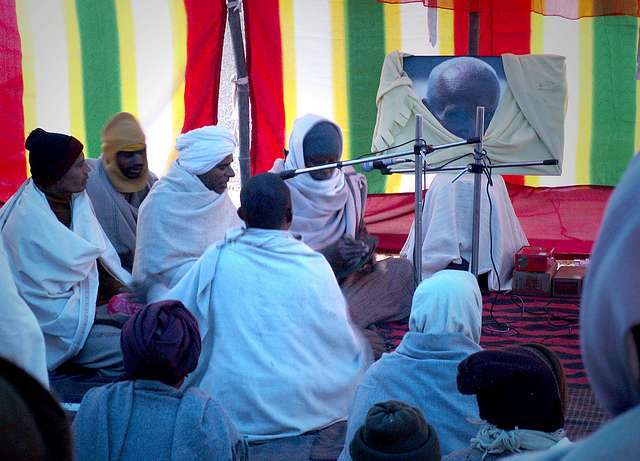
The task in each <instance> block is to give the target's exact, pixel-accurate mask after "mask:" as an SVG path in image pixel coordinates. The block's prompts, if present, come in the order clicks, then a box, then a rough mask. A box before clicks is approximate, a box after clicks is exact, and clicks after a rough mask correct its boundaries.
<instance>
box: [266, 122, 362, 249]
mask: <svg viewBox="0 0 640 461" xmlns="http://www.w3.org/2000/svg"><path fill="white" fill-rule="evenodd" d="M319 122H329V123H333V122H330V121H329V120H327V119H324V118H322V117H319V116H317V115H313V114H306V115H304V116H302V117H300V118H299V119H297V120H296V121H295V123H294V125H293V130H292V131H291V136H290V138H289V155H287V158H286V159H285V160H284V161H283V160H282V159H277V160H276V161H275V163H274V165H273V168H272V169H271V172H273V173H279V172H281V171H283V170H288V169H299V168H305V163H304V152H303V148H302V145H303V141H304V137H305V135H306V134H307V133H308V132H309V130H311V128H313V126H314V125H315V124H317V123H319ZM334 125H335V124H334ZM335 126H336V128H337V129H338V131H339V132H340V136H342V131H340V127H338V126H337V125H335ZM286 184H287V186H289V190H290V191H291V203H292V207H293V222H292V223H291V228H290V229H289V230H290V231H291V232H292V233H294V234H300V235H301V236H302V240H303V241H304V242H305V243H306V244H307V245H309V246H310V247H311V248H313V249H314V250H319V249H322V248H324V247H326V246H328V245H331V244H333V243H335V242H337V241H338V240H339V239H340V238H341V237H342V236H343V235H344V234H348V235H350V236H352V237H355V234H356V232H357V230H358V225H359V222H360V219H361V217H362V213H363V211H364V200H366V196H367V183H366V179H365V178H364V176H362V175H359V174H357V173H356V172H355V170H354V169H353V168H351V167H345V168H343V169H335V170H333V174H332V176H331V177H330V178H329V179H326V180H323V181H318V180H316V179H313V178H312V177H311V175H310V174H308V173H306V174H300V175H298V176H296V177H294V178H291V179H288V180H287V181H286ZM362 197H364V199H363V198H362Z"/></svg>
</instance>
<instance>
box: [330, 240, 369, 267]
mask: <svg viewBox="0 0 640 461" xmlns="http://www.w3.org/2000/svg"><path fill="white" fill-rule="evenodd" d="M368 252H369V246H368V245H367V244H366V243H365V242H363V241H362V240H356V239H354V238H353V237H351V236H349V235H343V236H342V238H341V239H340V240H339V241H338V254H339V255H340V259H342V260H343V261H352V260H358V259H361V258H364V257H365V256H366V255H367V253H368Z"/></svg>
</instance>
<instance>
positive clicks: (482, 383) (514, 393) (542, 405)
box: [443, 345, 569, 461]
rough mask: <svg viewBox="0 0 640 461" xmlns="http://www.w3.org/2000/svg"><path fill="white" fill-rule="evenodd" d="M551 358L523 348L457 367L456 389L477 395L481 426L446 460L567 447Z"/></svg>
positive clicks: (473, 460)
mask: <svg viewBox="0 0 640 461" xmlns="http://www.w3.org/2000/svg"><path fill="white" fill-rule="evenodd" d="M552 354H553V353H552V352H551V351H550V350H549V349H546V348H544V349H542V348H537V347H535V346H534V347H532V346H531V345H527V346H526V347H510V348H506V349H500V350H490V351H489V350H486V351H481V352H477V353H475V354H473V355H471V356H469V357H468V358H466V359H465V360H463V361H462V362H461V363H460V365H459V366H458V377H457V383H458V390H459V391H460V392H461V393H462V394H465V395H475V396H476V399H477V401H478V408H479V409H480V418H481V419H482V420H483V421H484V422H483V424H482V425H481V426H480V428H479V430H478V433H477V435H476V436H475V437H474V438H472V439H471V446H470V447H469V448H467V449H464V450H458V451H455V452H453V453H450V454H449V455H447V456H445V457H444V458H443V459H444V460H445V461H480V460H484V461H493V460H496V459H501V458H505V457H507V456H510V455H512V454H514V453H521V452H525V451H537V450H546V449H548V448H550V447H553V446H556V445H559V444H560V445H563V444H566V443H569V442H568V439H567V438H566V437H565V432H564V412H563V411H564V402H563V398H564V389H563V387H564V378H563V373H562V371H561V368H560V369H559V370H557V369H554V366H553V364H552V363H551V361H550V357H551V355H552Z"/></svg>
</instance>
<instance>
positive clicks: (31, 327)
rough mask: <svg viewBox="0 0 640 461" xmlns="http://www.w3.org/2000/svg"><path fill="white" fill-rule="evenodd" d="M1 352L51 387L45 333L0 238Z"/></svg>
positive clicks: (43, 383)
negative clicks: (21, 292) (22, 292)
mask: <svg viewBox="0 0 640 461" xmlns="http://www.w3.org/2000/svg"><path fill="white" fill-rule="evenodd" d="M0 299H2V304H0V316H1V317H2V322H0V355H1V356H2V357H4V358H6V359H9V360H11V361H12V362H13V363H15V364H16V365H19V366H20V367H22V368H23V369H25V370H26V371H28V372H29V373H30V374H31V375H32V376H33V377H34V378H36V379H37V380H38V381H40V384H42V385H43V386H44V387H46V388H49V376H48V374H47V358H46V355H45V346H44V337H43V336H42V330H40V325H38V319H36V317H35V315H33V312H31V310H30V309H29V306H27V305H26V304H25V302H24V300H23V299H22V298H21V297H20V295H19V294H18V290H17V289H16V284H15V282H14V281H13V274H12V272H11V267H10V266H9V262H8V259H7V254H6V252H5V249H4V243H3V242H2V239H0Z"/></svg>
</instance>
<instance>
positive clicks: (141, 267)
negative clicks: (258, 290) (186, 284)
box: [133, 162, 242, 302]
mask: <svg viewBox="0 0 640 461" xmlns="http://www.w3.org/2000/svg"><path fill="white" fill-rule="evenodd" d="M241 225H242V221H241V220H240V218H239V217H238V214H237V212H236V207H235V206H234V205H233V203H232V202H231V199H230V198H229V195H228V193H227V192H226V191H225V192H224V193H222V194H218V193H216V192H214V191H211V190H209V189H207V188H206V187H205V185H204V184H203V183H202V181H201V180H200V179H199V178H198V177H197V176H195V175H193V174H191V173H189V172H188V171H186V170H185V169H184V168H183V167H182V166H180V165H179V164H178V163H177V162H174V163H173V165H172V166H171V168H170V169H169V172H168V173H167V175H166V176H164V177H162V178H160V179H159V180H158V181H157V182H156V183H155V184H154V186H153V188H152V189H151V192H149V195H148V196H147V198H146V199H145V201H144V202H142V205H141V206H140V209H139V211H138V227H137V232H136V234H137V239H136V255H135V258H134V264H133V278H134V280H135V281H136V283H139V284H141V285H142V286H144V287H145V288H147V289H148V293H147V298H148V301H149V302H151V301H156V300H158V299H160V298H162V296H163V295H164V294H165V293H166V292H167V291H168V290H169V289H171V288H172V287H173V286H174V285H175V284H176V283H177V282H178V280H180V277H182V276H183V275H184V274H185V273H186V272H187V271H188V270H189V267H191V265H192V264H193V263H194V262H195V261H196V260H197V259H198V258H199V257H200V256H201V255H202V253H204V251H205V250H206V249H207V247H208V246H209V245H211V244H212V243H214V242H216V241H217V240H220V239H222V238H223V237H224V233H225V232H226V231H227V230H228V229H231V228H234V227H240V226H241Z"/></svg>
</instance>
